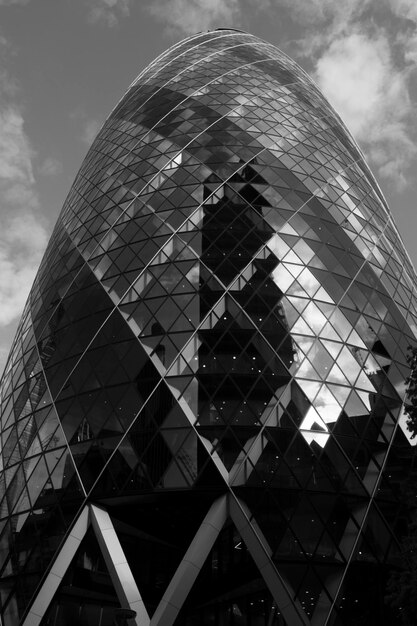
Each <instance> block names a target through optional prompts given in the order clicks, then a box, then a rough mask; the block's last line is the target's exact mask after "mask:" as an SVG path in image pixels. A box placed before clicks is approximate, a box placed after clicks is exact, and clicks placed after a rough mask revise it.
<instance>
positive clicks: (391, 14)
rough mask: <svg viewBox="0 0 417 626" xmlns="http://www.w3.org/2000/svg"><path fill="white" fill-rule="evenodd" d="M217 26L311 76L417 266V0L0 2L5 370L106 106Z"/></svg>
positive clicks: (0, 295) (0, 279)
mask: <svg viewBox="0 0 417 626" xmlns="http://www.w3.org/2000/svg"><path fill="white" fill-rule="evenodd" d="M219 27H232V28H239V29H242V30H245V31H248V32H251V33H253V34H254V35H257V36H258V37H260V38H262V39H265V40H267V41H269V42H271V43H272V44H274V45H276V46H277V47H278V48H280V49H281V50H283V51H284V52H286V53H287V54H289V55H290V56H291V57H292V58H293V59H295V60H296V61H297V62H298V63H299V64H300V65H301V66H302V67H303V68H304V69H305V70H306V71H307V72H308V73H309V74H310V76H312V77H313V78H314V80H315V81H316V82H317V84H318V86H319V88H320V89H321V90H322V92H323V93H324V94H325V96H326V97H327V98H328V100H329V101H330V103H331V104H332V105H333V106H334V108H335V109H336V111H337V112H338V113H339V114H340V116H341V117H342V119H343V120H344V122H345V123H346V125H347V126H348V128H349V129H350V131H351V132H352V134H353V135H354V137H355V139H356V140H357V141H358V143H359V145H360V146H361V148H362V150H363V152H364V153H365V156H366V158H367V160H368V163H369V165H370V166H371V169H372V171H373V172H374V174H375V176H376V178H377V180H378V182H379V184H380V186H381V188H382V191H383V192H384V194H385V196H386V198H387V200H388V203H389V205H390V207H391V211H392V214H393V216H394V220H395V222H396V224H397V226H398V229H399V231H400V234H401V235H402V237H403V239H404V242H405V245H406V248H407V250H408V252H409V254H410V257H411V259H412V261H413V263H414V265H415V266H417V245H416V242H415V239H416V236H417V210H416V198H417V180H416V174H417V120H416V116H417V106H416V105H417V0H0V370H2V369H3V366H4V364H5V360H6V358H7V354H8V352H9V349H10V346H11V343H12V340H13V337H14V333H15V330H16V326H17V323H18V321H19V318H20V316H21V313H22V311H23V307H24V304H25V301H26V298H27V295H28V293H29V290H30V287H31V284H32V282H33V279H34V277H35V274H36V271H37V267H38V265H39V263H40V260H41V258H42V254H43V252H44V250H45V247H46V244H47V242H48V239H49V236H50V233H51V232H52V228H53V226H54V223H55V221H56V218H57V216H58V214H59V212H60V210H61V207H62V205H63V203H64V200H65V197H66V195H67V194H68V191H69V189H70V187H71V184H72V182H73V180H74V178H75V175H76V173H77V171H78V169H79V167H80V166H81V163H82V160H83V158H84V156H85V154H86V152H87V150H88V147H89V145H90V144H91V142H92V140H93V139H94V137H95V135H96V134H97V132H98V131H99V129H100V127H101V125H102V124H103V122H104V120H105V119H106V117H107V115H108V114H109V113H110V111H111V109H112V108H113V107H114V106H115V104H116V103H117V102H118V100H119V99H120V98H121V97H122V95H123V94H124V92H125V91H126V89H127V88H128V86H129V84H130V83H131V82H132V81H133V80H134V78H135V77H136V75H137V74H139V72H140V71H141V70H142V69H143V68H144V67H145V66H146V65H147V64H148V63H149V62H150V61H152V60H153V59H154V58H155V57H156V56H157V55H158V54H159V53H161V52H163V51H164V50H165V49H167V48H168V47H169V46H171V45H172V44H174V43H175V42H177V41H179V40H180V39H182V38H183V37H185V36H187V35H189V34H193V33H196V32H200V31H205V30H211V29H214V28H219Z"/></svg>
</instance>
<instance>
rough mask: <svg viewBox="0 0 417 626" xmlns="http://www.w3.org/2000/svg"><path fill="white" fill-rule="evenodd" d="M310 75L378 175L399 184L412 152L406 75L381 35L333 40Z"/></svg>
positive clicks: (359, 34)
mask: <svg viewBox="0 0 417 626" xmlns="http://www.w3.org/2000/svg"><path fill="white" fill-rule="evenodd" d="M316 78H317V81H318V83H319V86H320V88H321V90H322V91H323V93H324V95H325V96H326V97H327V98H328V100H329V101H330V103H331V104H332V105H333V106H334V108H335V109H336V111H337V112H338V113H339V114H340V116H341V118H342V120H343V121H344V122H345V123H346V125H347V127H348V128H349V130H350V131H351V132H352V134H353V135H354V137H355V139H357V140H358V141H359V142H360V143H361V145H362V146H363V147H364V149H365V150H366V151H367V152H368V154H369V156H370V157H371V159H373V161H374V162H375V164H376V165H377V167H378V168H379V171H380V173H381V174H382V175H384V176H386V177H389V178H392V179H394V180H395V181H396V182H397V183H398V185H399V186H401V185H402V184H403V183H404V180H405V179H404V173H403V172H404V170H405V169H406V167H407V165H408V163H409V161H410V159H412V158H413V157H415V156H416V154H417V148H416V145H415V143H414V141H413V140H412V139H411V138H410V133H409V130H408V127H409V125H411V117H412V113H413V106H412V103H411V99H410V96H409V91H408V75H407V73H406V72H405V71H404V70H403V71H401V70H399V69H398V68H397V67H396V66H395V64H394V62H393V59H392V53H391V49H390V45H389V42H388V39H387V37H386V35H385V34H384V33H383V32H379V33H377V34H374V35H370V34H367V33H364V32H352V33H350V34H347V35H343V36H341V37H340V38H338V39H336V40H335V41H333V42H332V43H331V44H330V46H329V47H328V48H327V49H326V50H325V51H324V52H323V53H322V55H321V56H320V58H319V59H318V60H317V62H316Z"/></svg>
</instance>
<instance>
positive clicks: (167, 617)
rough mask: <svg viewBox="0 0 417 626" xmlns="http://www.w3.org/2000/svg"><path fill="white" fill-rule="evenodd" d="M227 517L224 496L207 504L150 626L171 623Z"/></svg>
mask: <svg viewBox="0 0 417 626" xmlns="http://www.w3.org/2000/svg"><path fill="white" fill-rule="evenodd" d="M226 518H227V496H222V497H221V498H219V499H218V500H216V501H215V502H214V503H213V504H212V505H211V507H210V509H209V511H208V513H207V515H206V517H205V518H204V520H203V522H202V524H201V526H200V528H199V529H198V531H197V533H196V535H195V537H194V539H193V540H192V542H191V544H190V547H189V548H188V550H187V552H186V553H185V556H184V558H183V559H182V561H181V563H180V564H179V566H178V569H177V571H176V572H175V574H174V576H173V578H172V580H171V582H170V583H169V585H168V588H167V590H166V591H165V593H164V595H163V597H162V599H161V601H160V603H159V605H158V607H157V609H156V611H155V613H154V615H153V616H152V619H151V623H150V626H172V625H173V624H174V622H175V619H176V618H177V615H178V613H179V612H180V610H181V607H182V605H183V604H184V601H185V599H186V598H187V596H188V594H189V592H190V590H191V587H192V586H193V584H194V582H195V580H196V578H197V576H198V574H199V573H200V570H201V568H202V567H203V565H204V563H205V560H206V558H207V556H208V554H209V552H210V550H211V549H212V547H213V544H214V542H215V541H216V539H217V537H218V535H219V533H220V531H221V529H222V528H223V526H224V523H225V521H226Z"/></svg>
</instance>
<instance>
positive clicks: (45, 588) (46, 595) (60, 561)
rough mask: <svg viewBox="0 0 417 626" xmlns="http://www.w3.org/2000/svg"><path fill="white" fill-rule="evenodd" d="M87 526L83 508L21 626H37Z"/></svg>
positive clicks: (87, 522)
mask: <svg viewBox="0 0 417 626" xmlns="http://www.w3.org/2000/svg"><path fill="white" fill-rule="evenodd" d="M88 526H89V519H88V507H87V506H85V507H84V508H83V510H82V511H81V513H80V515H79V517H78V519H77V521H76V522H75V524H74V526H73V528H72V530H71V532H70V534H69V535H68V537H67V538H66V540H65V541H64V544H63V545H62V547H61V549H60V551H59V552H58V554H57V556H56V558H55V561H54V563H53V565H52V568H51V570H50V572H49V574H48V575H47V577H46V579H45V580H44V583H43V585H42V586H41V588H40V590H39V592H38V594H37V596H36V598H35V601H34V602H33V604H32V606H31V607H30V610H29V613H28V614H27V615H26V617H25V620H24V622H23V624H22V626H38V625H39V624H40V623H41V621H42V618H43V616H44V615H45V613H46V611H47V610H48V607H49V605H50V604H51V602H52V599H53V597H54V595H55V593H56V591H57V589H58V587H59V585H60V584H61V582H62V579H63V577H64V575H65V573H66V571H67V569H68V567H69V565H70V563H71V561H72V559H73V558H74V556H75V553H76V552H77V550H78V548H79V546H80V543H81V541H82V540H83V538H84V536H85V533H86V532H87V529H88Z"/></svg>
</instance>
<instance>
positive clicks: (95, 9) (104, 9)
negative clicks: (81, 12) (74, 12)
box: [88, 0, 131, 28]
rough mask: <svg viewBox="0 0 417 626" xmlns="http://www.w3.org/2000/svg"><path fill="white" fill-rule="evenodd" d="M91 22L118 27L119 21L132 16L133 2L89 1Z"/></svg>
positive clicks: (113, 0) (123, 0)
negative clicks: (131, 7)
mask: <svg viewBox="0 0 417 626" xmlns="http://www.w3.org/2000/svg"><path fill="white" fill-rule="evenodd" d="M88 4H89V10H90V12H89V19H90V21H91V22H99V23H102V24H105V25H106V26H108V27H109V28H111V27H113V26H116V25H117V24H118V23H119V20H120V19H121V18H124V17H129V15H130V5H131V0H88Z"/></svg>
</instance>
